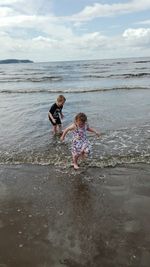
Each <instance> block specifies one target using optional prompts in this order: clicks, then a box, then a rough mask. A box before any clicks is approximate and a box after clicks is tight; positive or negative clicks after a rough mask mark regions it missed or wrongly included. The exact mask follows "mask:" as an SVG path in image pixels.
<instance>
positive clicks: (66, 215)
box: [0, 164, 150, 267]
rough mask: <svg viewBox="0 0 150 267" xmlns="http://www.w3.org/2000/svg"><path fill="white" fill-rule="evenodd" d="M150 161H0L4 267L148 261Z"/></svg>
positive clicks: (95, 266) (0, 259) (104, 266)
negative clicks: (109, 164) (83, 164)
mask: <svg viewBox="0 0 150 267" xmlns="http://www.w3.org/2000/svg"><path fill="white" fill-rule="evenodd" d="M149 174H150V165H148V164H135V165H131V164H130V165H123V166H121V167H115V168H104V169H100V168H87V169H86V168H81V169H80V170H79V171H74V170H73V169H72V168H69V169H65V168H62V169H61V168H57V169H56V168H55V167H53V166H39V165H1V166H0V267H33V266H34V267H61V266H66V267H127V266H130V267H131V266H132V267H149V266H150V227H149V222H150V208H149V207H150V179H149V178H150V175H149Z"/></svg>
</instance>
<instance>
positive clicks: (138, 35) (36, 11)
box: [0, 0, 150, 62]
mask: <svg viewBox="0 0 150 267" xmlns="http://www.w3.org/2000/svg"><path fill="white" fill-rule="evenodd" d="M0 48H1V49H0V60H2V59H8V58H17V59H30V60H33V61H35V62H45V61H64V60H65V61H66V60H84V59H104V58H125V57H148V56H150V0H0Z"/></svg>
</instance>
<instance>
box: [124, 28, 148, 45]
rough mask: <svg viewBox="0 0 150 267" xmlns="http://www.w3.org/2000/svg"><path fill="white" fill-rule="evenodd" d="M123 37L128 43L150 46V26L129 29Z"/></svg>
mask: <svg viewBox="0 0 150 267" xmlns="http://www.w3.org/2000/svg"><path fill="white" fill-rule="evenodd" d="M123 37H124V39H125V40H126V41H127V42H128V45H132V46H136V47H137V46H139V47H140V46H143V47H144V46H145V47H146V46H149V47H150V28H139V29H127V30H125V31H124V33H123Z"/></svg>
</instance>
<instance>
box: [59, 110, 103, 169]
mask: <svg viewBox="0 0 150 267" xmlns="http://www.w3.org/2000/svg"><path fill="white" fill-rule="evenodd" d="M69 131H72V132H73V139H72V157H73V166H74V169H76V170H77V169H78V168H79V166H78V159H79V157H80V156H82V157H84V156H88V154H89V153H90V146H89V142H88V140H87V136H86V132H87V131H89V132H92V133H95V134H96V135H97V136H99V135H100V134H99V133H98V132H97V131H96V130H94V129H93V128H90V127H89V125H88V123H87V116H86V115H85V114H84V113H78V114H77V115H76V116H75V121H74V123H73V124H71V125H70V126H68V127H67V128H66V129H65V130H64V131H63V134H62V136H61V141H63V140H64V138H65V136H66V134H67V133H68V132H69Z"/></svg>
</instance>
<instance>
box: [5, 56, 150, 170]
mask: <svg viewBox="0 0 150 267" xmlns="http://www.w3.org/2000/svg"><path fill="white" fill-rule="evenodd" d="M59 94H64V96H65V97H66V100H67V101H66V103H65V105H64V109H63V113H64V115H65V117H64V120H63V128H65V127H66V126H67V125H68V124H70V123H72V122H73V120H74V116H75V115H76V114H77V113H78V112H84V113H86V114H87V117H88V122H89V125H90V126H91V127H94V128H96V129H97V130H99V131H100V132H101V133H102V135H101V138H97V137H95V136H94V135H92V134H89V135H88V138H89V140H90V142H91V144H92V147H93V153H92V156H91V158H90V159H88V160H87V163H86V164H88V165H89V166H97V167H107V166H115V165H117V164H124V163H134V162H150V58H132V59H131V58H130V59H114V60H108V59H107V60H90V61H72V62H48V63H29V64H27V63H25V64H2V65H0V164H7V163H8V164H11V163H12V164H19V163H21V164H22V163H32V164H43V165H44V164H54V165H56V166H70V163H71V152H70V145H71V133H70V134H68V135H67V137H66V140H65V142H64V143H62V142H60V140H59V138H58V137H54V136H53V134H52V126H51V124H50V123H49V121H48V116H47V114H48V110H49V108H50V106H51V105H52V104H53V103H54V102H55V100H56V98H57V96H58V95H59Z"/></svg>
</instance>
